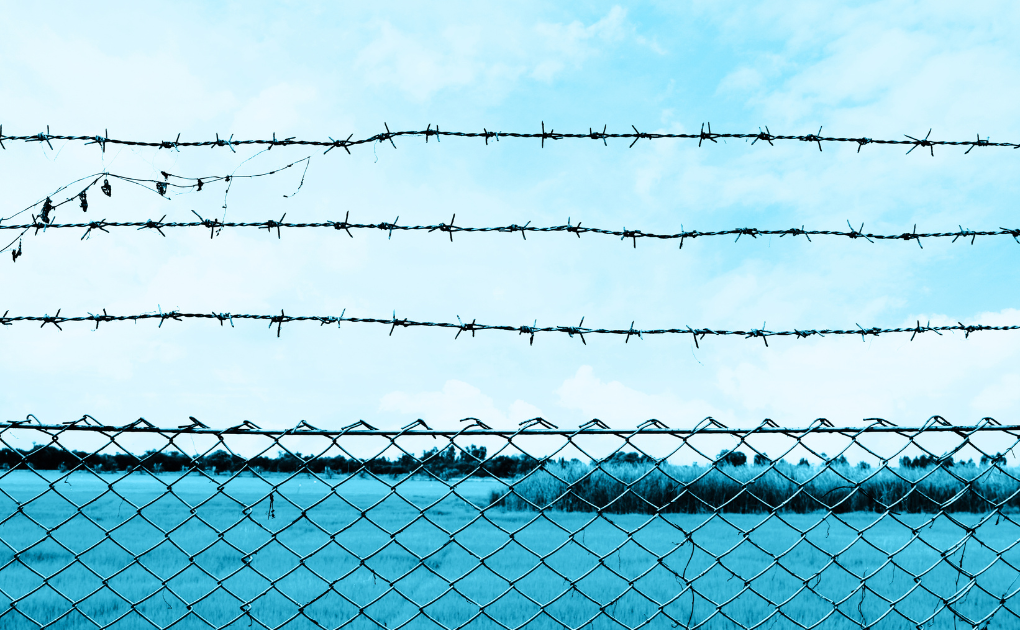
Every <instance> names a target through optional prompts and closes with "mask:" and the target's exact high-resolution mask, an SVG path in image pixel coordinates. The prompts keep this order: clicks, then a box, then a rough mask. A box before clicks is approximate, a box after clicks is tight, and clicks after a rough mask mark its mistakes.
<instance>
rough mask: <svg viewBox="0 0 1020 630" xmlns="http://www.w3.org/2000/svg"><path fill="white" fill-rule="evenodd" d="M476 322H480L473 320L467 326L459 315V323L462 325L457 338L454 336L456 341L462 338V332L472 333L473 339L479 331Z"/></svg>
mask: <svg viewBox="0 0 1020 630" xmlns="http://www.w3.org/2000/svg"><path fill="white" fill-rule="evenodd" d="M476 321H478V320H476V319H472V320H471V323H470V324H465V323H464V322H463V321H461V319H460V315H458V316H457V323H459V324H460V329H459V330H457V334H456V336H454V339H459V338H460V333H462V332H470V333H471V337H472V338H473V337H474V336H475V331H476V330H478V326H476V325H475V322H476Z"/></svg>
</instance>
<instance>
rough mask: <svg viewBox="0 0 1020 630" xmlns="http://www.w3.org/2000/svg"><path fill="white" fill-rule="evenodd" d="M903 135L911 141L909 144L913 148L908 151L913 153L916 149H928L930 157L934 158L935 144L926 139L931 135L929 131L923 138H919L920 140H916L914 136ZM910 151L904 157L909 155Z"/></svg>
mask: <svg viewBox="0 0 1020 630" xmlns="http://www.w3.org/2000/svg"><path fill="white" fill-rule="evenodd" d="M903 135H904V136H906V137H908V138H910V139H911V140H913V142H912V143H911V144H913V145H914V146H912V147H910V151H913V150H914V149H916V148H917V147H928V150H929V151H931V156H932V157H935V144H934V143H933V142H932V141H931V140H929V139H928V136H930V135H931V129H929V130H928V133H927V134H926V135H925V136H924V138H921V139H920V140H918V139H917V138H915V137H914V136H907V134H903ZM910 151H907V153H906V155H910Z"/></svg>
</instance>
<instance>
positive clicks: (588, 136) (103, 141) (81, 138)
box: [0, 121, 1020, 156]
mask: <svg viewBox="0 0 1020 630" xmlns="http://www.w3.org/2000/svg"><path fill="white" fill-rule="evenodd" d="M383 126H384V127H385V131H384V132H381V133H377V134H373V135H370V136H367V137H365V138H360V139H354V134H353V133H352V134H349V135H348V136H347V137H346V138H343V137H342V136H339V137H338V138H339V139H337V138H333V137H328V138H329V139H328V140H302V139H297V138H295V137H288V138H280V139H277V137H276V134H275V133H274V134H273V137H272V138H271V139H269V138H262V139H248V140H235V139H234V136H233V134H231V135H230V136H229V137H227V138H220V136H219V134H218V133H217V134H216V137H215V139H206V140H193V141H182V140H181V134H177V137H176V139H174V140H160V141H153V140H130V139H119V138H111V137H110V136H109V130H107V131H105V133H104V134H103V135H98V134H97V135H63V134H54V133H51V132H50V129H49V126H48V125H47V127H46V132H45V133H43V132H40V133H35V134H28V135H4V134H3V126H2V125H0V147H2V148H6V146H4V145H3V142H4V141H14V142H40V143H41V142H45V143H46V144H47V145H48V146H49V147H50V148H51V149H52V148H53V145H52V143H51V141H52V140H63V141H67V142H84V143H86V144H97V145H99V147H100V148H101V150H103V151H104V152H105V151H106V145H108V144H112V145H124V146H135V147H153V148H158V149H171V150H176V151H180V150H181V148H186V147H213V148H216V147H225V148H228V149H230V150H231V151H232V152H236V150H237V148H238V147H243V146H266V147H269V148H272V147H277V146H312V147H326V151H325V152H324V153H329V152H330V151H331V150H333V149H337V148H341V149H343V150H344V151H346V152H347V153H350V149H351V147H357V146H360V145H365V144H371V143H376V142H380V143H384V142H388V143H389V144H390V145H391V146H392V147H393V148H397V145H396V143H395V142H394V138H401V137H408V136H411V137H424V138H425V141H426V142H428V140H429V138H435V139H436V141H439V140H440V139H441V138H444V137H456V138H476V139H482V140H484V141H485V144H486V145H488V144H489V141H490V140H492V141H494V142H498V141H500V140H501V139H506V138H515V139H524V140H539V141H540V146H541V147H542V148H544V147H545V143H546V141H557V140H595V141H601V142H602V143H603V144H604V145H606V146H608V142H607V141H608V140H610V139H620V140H625V141H626V140H630V141H631V143H630V145H629V146H630V147H633V146H634V145H635V144H637V143H638V141H640V140H662V139H672V140H697V141H698V146H699V147H700V146H702V144H704V143H705V142H712V143H717V142H718V141H719V140H727V139H733V140H745V141H746V140H751V144H756V143H758V142H762V143H767V144H768V145H770V146H774V143H775V142H783V141H793V142H806V143H811V144H816V145H817V146H818V150H819V151H821V150H822V143H823V142H825V143H833V142H835V143H844V144H847V143H849V144H856V145H857V152H858V153H860V149H861V147H864V146H866V145H869V144H878V145H894V146H910V149H909V150H908V151H907V153H910V152H912V151H913V150H914V149H917V148H922V149H928V150H929V152H930V153H931V155H932V156H934V155H935V151H934V147H936V146H959V147H967V151H966V153H970V152H971V150H973V149H974V148H975V147H1002V148H1013V149H1016V148H1018V147H1020V143H1014V142H992V141H991V140H990V139H989V138H987V137H986V138H985V139H981V136H980V134H976V137H975V139H974V140H932V139H931V137H930V136H931V131H932V130H931V129H929V130H928V133H927V134H926V135H925V136H924V137H923V138H921V137H915V136H910V135H906V134H904V139H895V138H893V139H881V138H871V137H866V136H857V137H840V136H823V135H821V134H822V128H821V127H819V128H818V132H817V133H808V134H801V135H783V134H773V133H771V132H770V131H769V128H768V126H766V127H765V130H764V131H762V130H761V129H760V128H759V130H758V132H757V133H754V132H751V133H719V132H713V131H712V125H711V123H705V124H702V126H701V130H700V131H699V132H698V133H660V132H654V133H653V132H642V131H639V130H638V129H637V127H636V126H634V125H631V129H633V133H631V132H629V131H625V132H623V133H609V132H607V126H606V125H603V128H602V131H597V130H593V129H592V128H589V129H588V132H587V133H584V132H569V133H563V132H556V131H554V130H553V129H552V128H551V127H550V128H549V129H548V130H546V128H545V122H544V121H542V123H541V131H534V132H519V131H489V130H488V129H487V128H486V129H483V130H482V131H441V130H440V129H439V126H438V125H436V127H435V129H433V128H432V125H431V124H430V125H428V126H427V127H426V128H425V129H421V130H403V131H391V130H390V128H389V124H388V123H384V125H383ZM595 129H597V127H596V128H595Z"/></svg>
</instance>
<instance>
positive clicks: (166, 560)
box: [0, 471, 1020, 630]
mask: <svg viewBox="0 0 1020 630" xmlns="http://www.w3.org/2000/svg"><path fill="white" fill-rule="evenodd" d="M61 475H62V473H57V472H56V471H39V472H38V473H35V472H31V471H12V472H8V473H6V474H4V475H3V476H0V491H2V492H3V493H4V494H2V495H0V517H2V519H3V521H2V523H0V539H2V541H3V543H4V545H3V546H2V547H0V589H2V591H3V594H2V595H0V611H2V613H0V614H2V617H0V626H2V627H3V628H5V629H7V628H10V629H21V628H36V627H38V626H39V624H49V623H51V622H53V621H54V620H57V621H56V622H55V623H53V624H52V625H50V626H49V627H52V628H68V629H70V628H95V627H97V625H98V626H104V625H105V624H109V623H111V622H114V621H115V620H118V619H119V621H117V622H116V623H114V624H113V626H112V627H116V628H152V627H164V626H167V625H170V624H171V623H175V622H177V623H176V624H175V625H174V627H175V628H182V629H190V628H208V627H210V626H212V627H222V626H229V627H243V628H247V627H270V628H272V627H277V626H279V625H280V624H285V625H286V627H287V628H313V627H320V626H321V627H325V628H336V627H339V626H344V625H345V624H347V625H346V626H345V627H350V628H389V629H393V628H398V627H407V628H415V629H417V628H430V629H431V628H437V627H440V626H446V627H448V628H454V627H460V626H464V627H469V628H478V629H482V628H498V627H500V626H502V625H505V626H508V627H516V626H519V625H522V624H527V626H528V627H529V628H562V627H568V628H581V627H585V628H592V629H593V630H594V629H599V630H601V629H607V630H608V629H614V630H615V629H617V628H620V627H621V626H624V627H636V626H639V625H641V624H647V627H649V628H662V629H668V628H672V627H674V626H678V627H690V626H698V625H699V624H703V625H701V627H704V628H720V629H721V628H736V627H739V626H738V625H736V624H740V625H743V626H754V625H757V624H761V623H762V622H763V621H764V624H763V625H762V626H761V627H763V628H769V629H771V628H776V629H780V628H794V627H797V626H798V624H803V625H811V624H814V623H816V622H818V621H819V620H820V619H823V618H824V619H825V621H823V622H822V623H821V624H820V625H819V626H818V627H820V628H825V629H830V628H832V629H836V628H856V627H862V626H871V627H876V628H916V627H917V624H918V623H920V622H922V621H924V620H927V619H928V618H929V617H931V616H932V615H933V613H936V614H935V617H934V619H932V620H931V621H930V622H928V623H926V624H925V626H924V627H925V628H954V629H957V630H958V629H959V628H964V627H969V624H966V623H965V622H964V621H963V620H960V619H957V620H956V621H955V622H954V615H953V614H952V613H951V612H950V611H949V610H946V609H945V608H944V607H945V605H946V604H945V601H944V600H943V598H946V599H948V602H949V605H950V606H952V607H953V608H955V609H956V610H958V611H959V612H960V613H961V614H963V615H966V616H967V617H969V618H971V619H982V618H985V617H986V616H987V615H989V614H991V613H992V612H994V611H996V610H998V612H997V613H996V614H995V616H994V617H992V618H991V620H990V624H989V625H988V626H987V627H989V628H1007V627H1014V626H1015V624H1017V623H1018V618H1017V617H1016V616H1015V614H1014V612H1016V611H1020V601H1018V599H1017V598H1016V597H1015V596H1013V597H1006V598H1005V600H1004V602H1003V603H1001V604H1000V598H1002V597H1005V596H1006V595H1008V594H1012V593H1014V592H1016V590H1017V588H1018V586H1020V572H1018V571H1017V569H1014V568H1013V567H1016V566H1020V551H1018V550H1016V549H1015V548H1014V547H1013V545H1015V544H1016V542H1017V540H1018V539H1020V527H1017V526H1016V525H1015V524H1014V523H1013V522H1012V521H1011V520H1009V519H1007V518H997V517H996V516H995V515H989V514H971V513H965V512H958V513H954V514H950V515H942V516H939V517H937V518H935V519H933V518H932V516H930V515H926V514H920V513H918V514H901V515H898V516H884V517H883V516H882V515H881V514H876V513H869V512H849V513H845V514H840V515H837V516H828V517H825V515H824V513H821V512H807V513H783V514H780V515H778V516H771V517H770V516H769V515H768V514H763V513H759V514H754V513H748V514H734V513H723V514H712V513H700V514H698V513H692V514H682V513H677V514H668V515H665V516H657V517H653V516H650V515H643V514H602V515H599V514H597V513H593V512H581V511H574V512H566V511H549V512H545V513H538V512H535V511H526V510H508V509H505V508H504V507H489V503H490V499H491V495H492V493H493V491H497V492H498V491H500V490H501V488H504V487H505V486H504V484H503V483H502V482H500V481H498V480H493V479H488V480H475V479H470V480H465V481H463V482H460V483H457V482H451V484H453V492H450V489H449V488H448V487H447V486H445V485H444V484H443V483H442V482H439V481H429V480H423V479H417V478H412V479H400V478H397V479H386V481H385V483H384V482H380V481H376V480H372V479H366V478H353V477H334V478H333V479H322V478H316V477H313V476H310V475H307V474H304V475H300V476H298V477H294V478H292V479H289V480H288V477H287V476H285V475H276V474H274V475H270V476H268V477H267V480H266V481H263V480H260V479H258V478H254V477H251V476H244V477H238V478H233V479H231V478H230V477H228V476H226V475H219V476H215V477H213V478H212V479H209V478H208V477H205V476H203V475H199V474H195V473H192V474H188V475H185V476H182V475H179V474H164V475H159V476H158V477H153V476H150V475H147V474H143V473H134V474H102V475H100V476H96V475H94V474H92V473H89V472H76V473H74V474H72V475H70V476H69V477H67V478H66V480H65V479H63V477H62V476H61ZM228 480H229V481H228ZM389 483H392V484H394V489H392V490H391V487H390V486H388V485H387V484H389ZM110 484H113V488H114V489H115V490H116V492H117V493H119V495H120V496H116V495H114V494H113V493H110V492H109V489H110ZM274 485H275V486H276V489H275V491H273V486H274ZM168 487H169V489H170V490H171V492H168V491H167V489H168ZM271 491H272V493H271ZM270 496H272V505H271V504H270V498H269V497H270ZM76 506H83V507H81V509H80V511H79V509H78V508H77V507H76ZM954 520H955V522H954ZM147 521H148V522H147ZM968 527H970V528H973V529H972V530H971V531H970V532H969V533H968V531H967V530H966V529H965V528H968ZM104 530H105V531H104ZM745 532H750V533H747V534H745ZM801 532H804V533H801ZM859 532H862V533H859ZM75 555H77V559H76V558H75ZM890 556H891V562H890ZM660 557H661V560H660ZM421 558H423V559H424V560H421ZM479 558H484V560H482V561H480V560H479ZM776 558H778V561H777V560H776ZM961 563H962V564H961ZM1011 565H1012V566H1011ZM959 568H962V571H963V572H962V573H961V571H960V570H958V569H959ZM922 574H923V575H922ZM968 574H977V577H976V579H971V578H970V577H968ZM913 575H922V577H921V578H920V580H918V581H917V582H915V580H914V578H913ZM104 580H105V586H104ZM164 581H165V587H164ZM451 583H452V584H453V588H452V589H451ZM745 587H746V588H745ZM954 594H959V595H958V596H956V597H954ZM11 598H14V599H16V600H17V602H16V606H15V609H14V610H12V609H11ZM764 598H768V599H769V600H771V601H773V602H782V603H781V605H780V606H779V608H778V613H777V608H776V607H775V606H773V605H771V604H769V603H768V602H767V601H766V600H765V599H764ZM883 598H884V599H883ZM887 600H896V601H897V603H896V605H895V609H894V610H891V606H890V604H889V603H888V601H887ZM245 602H250V606H245V605H244V603H245ZM833 602H835V603H833ZM543 607H544V611H543ZM132 608H134V610H132ZM936 611H939V612H936ZM26 615H27V617H26ZM86 616H87V617H88V618H90V619H92V620H94V621H95V623H93V622H91V621H89V620H88V619H87V618H86ZM770 616H771V617H770ZM29 617H30V618H31V619H29ZM908 618H909V620H908ZM203 619H204V620H205V621H203ZM373 620H374V621H373ZM706 620H707V621H706ZM404 624H407V625H406V626H405V625H404ZM437 624H439V625H437Z"/></svg>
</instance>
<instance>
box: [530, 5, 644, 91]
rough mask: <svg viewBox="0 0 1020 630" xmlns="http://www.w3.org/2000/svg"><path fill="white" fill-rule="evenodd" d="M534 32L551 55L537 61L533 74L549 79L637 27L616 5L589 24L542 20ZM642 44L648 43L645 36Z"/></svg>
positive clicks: (619, 39) (577, 64) (575, 21)
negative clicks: (568, 65)
mask: <svg viewBox="0 0 1020 630" xmlns="http://www.w3.org/2000/svg"><path fill="white" fill-rule="evenodd" d="M535 31H536V33H537V34H538V35H539V40H540V42H541V43H542V44H543V46H544V48H545V50H546V55H548V57H547V58H546V59H543V60H541V61H539V62H538V63H537V64H535V66H534V68H535V69H534V70H533V71H532V73H531V76H532V77H533V78H535V79H537V80H539V81H545V82H548V81H551V80H552V79H553V78H554V76H555V75H556V74H558V73H559V72H560V71H562V70H563V69H564V68H566V67H567V64H570V65H573V66H575V67H577V66H580V65H581V63H583V62H584V61H585V60H586V59H588V58H589V57H591V56H593V55H595V54H596V53H598V52H599V51H600V50H601V49H602V48H603V47H605V46H607V45H609V44H613V43H618V42H621V41H623V40H624V39H626V38H627V37H628V36H630V35H632V34H633V31H634V27H633V26H631V25H630V24H628V23H627V11H626V10H625V9H623V8H621V7H619V6H614V7H613V8H612V9H610V10H609V13H607V14H606V15H605V17H603V18H602V19H600V20H598V21H597V22H595V23H593V24H591V25H589V26H585V25H584V23H582V22H581V21H579V20H574V21H573V22H570V23H569V24H559V23H555V24H550V23H540V24H538V25H537V26H536V27H535ZM641 43H647V42H646V40H644V39H642V41H641ZM656 46H657V45H656ZM660 54H661V53H660Z"/></svg>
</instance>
